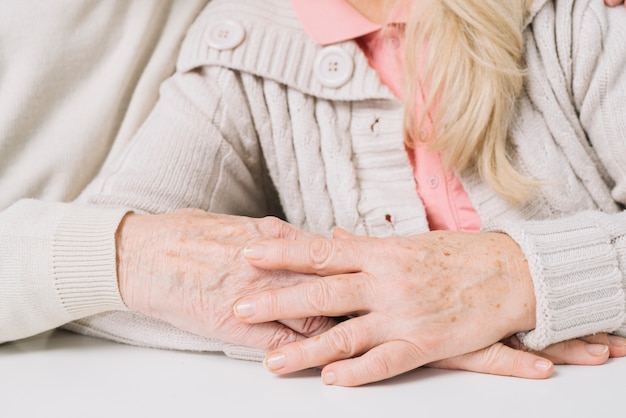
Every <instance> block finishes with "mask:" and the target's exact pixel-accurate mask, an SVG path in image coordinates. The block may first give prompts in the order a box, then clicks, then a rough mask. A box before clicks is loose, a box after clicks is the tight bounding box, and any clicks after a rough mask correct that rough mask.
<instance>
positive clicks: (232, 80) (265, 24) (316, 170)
mask: <svg viewBox="0 0 626 418" xmlns="http://www.w3.org/2000/svg"><path fill="white" fill-rule="evenodd" d="M625 12H626V11H625V10H621V9H620V10H617V9H607V8H605V7H604V6H603V5H602V3H601V2H598V1H591V0H589V1H586V0H584V1H580V0H579V1H573V0H563V1H559V2H552V1H545V0H541V1H538V2H536V3H535V5H534V6H533V10H532V13H531V18H529V21H528V25H527V27H526V30H525V32H524V39H525V42H526V45H527V56H526V61H527V64H528V67H529V71H528V77H527V80H526V84H525V89H524V91H523V93H522V95H521V97H520V98H519V100H518V103H517V106H516V108H515V120H514V122H513V124H512V125H511V147H510V152H511V155H512V156H513V158H514V160H515V164H516V166H517V167H518V169H519V170H520V171H521V172H523V173H524V174H525V175H527V176H529V177H531V178H533V179H536V180H539V181H541V182H542V183H543V184H544V186H543V187H542V188H541V190H540V191H539V192H538V194H537V197H536V198H535V199H534V200H532V201H531V202H529V203H528V204H526V205H525V206H523V207H521V208H515V207H511V206H510V205H509V204H508V203H507V202H506V201H505V200H504V199H502V198H501V197H499V196H497V195H495V194H494V193H493V192H492V191H491V190H490V189H489V188H488V187H487V186H486V185H485V184H484V183H483V182H481V181H480V179H479V178H477V176H476V175H474V174H472V173H469V172H468V173H460V176H461V179H462V181H463V183H464V186H465V188H466V190H467V191H468V194H469V195H470V198H471V200H472V203H473V204H474V206H475V207H476V209H477V211H478V213H479V214H480V216H481V219H482V220H483V222H484V225H485V230H488V231H501V232H505V233H508V234H510V235H511V236H512V237H513V238H514V239H515V240H516V241H517V242H518V243H519V244H520V246H521V248H522V249H523V251H524V253H525V254H526V256H527V258H528V261H529V264H530V267H531V271H532V275H533V280H534V283H535V290H536V297H537V307H538V309H537V327H536V329H535V330H532V331H531V332H529V333H526V334H524V335H522V337H523V340H524V343H525V344H526V345H528V346H529V347H531V348H534V349H541V348H543V347H545V346H547V345H549V344H552V343H555V342H558V341H563V340H566V339H569V338H575V337H579V336H583V335H587V334H592V333H595V332H600V331H609V332H616V333H619V334H622V335H626V334H624V316H625V315H624V310H625V308H624V304H625V302H624V283H623V277H624V272H625V271H626V270H625V269H624V267H625V266H626V264H625V263H624V261H625V259H624V254H625V253H626V250H625V247H624V241H625V240H624V236H625V235H624V233H625V232H626V230H625V228H626V222H624V219H623V218H624V215H622V214H621V213H620V210H621V207H622V205H623V204H624V203H625V202H626V195H624V193H623V191H622V190H623V189H624V186H625V183H624V182H625V180H626V176H625V175H624V172H623V169H622V167H626V148H624V146H623V140H624V137H625V135H626V126H624V121H623V120H616V119H617V118H616V117H615V111H616V110H618V109H622V108H624V106H626V78H624V77H623V75H622V72H623V68H626V66H625V65H626V53H625V52H624V51H625V50H624V48H623V46H622V43H623V42H622V40H623V39H624V36H625V35H626V13H625ZM228 20H230V21H233V22H236V23H237V24H238V25H241V27H243V29H244V31H245V39H244V41H243V42H242V43H241V44H240V45H239V46H237V47H236V48H234V49H215V48H211V47H210V46H208V45H207V38H208V37H209V36H210V33H209V31H210V29H211V28H212V27H214V25H215V24H217V23H218V22H224V21H228ZM336 46H338V47H340V48H342V49H343V50H344V51H345V53H346V55H347V56H349V57H350V59H352V60H353V63H354V72H353V74H352V77H351V79H350V80H349V81H348V82H347V83H346V84H344V85H342V86H340V87H337V88H331V87H326V86H324V84H323V83H321V82H320V79H319V78H318V77H317V76H316V73H315V65H316V56H317V54H318V53H319V52H320V51H321V50H322V49H323V47H321V46H318V45H315V44H314V43H312V42H311V41H310V40H309V39H308V38H307V36H306V34H305V33H304V31H303V30H302V28H300V26H299V24H298V21H297V19H296V17H295V16H294V14H293V12H292V10H291V8H290V6H289V1H288V0H266V1H253V0H248V1H245V0H213V1H212V2H211V4H210V5H209V6H208V7H207V8H206V9H205V11H204V12H203V13H202V14H201V15H200V16H199V18H198V19H197V21H196V22H195V24H194V25H193V26H192V28H191V29H190V31H189V33H188V36H187V38H186V40H185V42H184V45H183V48H182V51H181V54H180V57H179V61H178V73H177V74H176V75H175V76H174V77H173V78H171V79H170V80H169V81H167V82H166V83H165V84H163V86H162V89H161V99H160V102H159V103H158V104H157V106H156V108H155V110H154V112H153V113H152V115H151V116H150V117H149V119H148V121H147V122H146V124H145V125H144V127H143V128H142V130H141V132H140V133H139V135H138V136H137V137H136V138H135V141H134V142H133V144H132V146H131V148H130V149H129V150H128V153H127V155H126V156H125V158H123V159H120V160H119V161H118V162H117V163H115V164H111V165H110V166H109V167H108V168H107V169H106V170H105V171H104V173H103V175H102V176H101V177H100V178H99V179H98V180H97V181H96V182H95V183H94V184H93V185H92V187H91V188H90V189H89V190H88V191H87V192H86V193H85V196H86V198H87V199H88V201H89V202H91V203H98V204H107V205H111V204H113V205H123V206H128V207H135V208H138V209H139V210H142V211H146V212H160V211H166V210H171V209H175V208H180V207H186V206H194V207H200V208H202V209H206V210H209V211H217V212H227V213H234V214H244V215H251V216H262V215H265V214H267V213H271V211H272V210H274V209H275V208H276V207H277V202H276V201H275V198H276V194H275V193H274V191H277V192H278V193H277V196H278V200H279V203H280V207H282V210H283V211H284V214H285V215H286V218H287V219H288V220H289V221H290V222H292V223H294V224H295V225H297V226H299V227H302V228H306V229H308V230H311V231H314V232H318V233H321V234H329V233H330V231H331V230H332V228H333V227H335V226H339V227H342V228H344V229H347V230H349V231H352V232H354V233H356V234H363V235H372V236H379V237H382V236H389V235H410V234H417V233H420V232H424V231H427V230H428V226H427V222H426V219H425V214H424V209H423V206H422V204H421V202H420V200H419V198H418V196H417V195H416V192H415V187H414V183H413V178H412V173H411V167H410V163H409V161H408V157H407V154H406V151H405V149H404V145H403V141H402V108H401V104H400V103H399V102H398V101H397V100H396V99H395V98H394V97H393V95H392V94H391V92H389V91H388V90H387V88H386V87H385V86H384V85H382V84H381V83H380V81H379V80H378V77H377V75H376V73H375V71H374V70H373V69H371V68H370V67H369V66H368V65H367V61H366V59H365V57H364V56H363V54H362V53H361V51H360V50H359V49H358V47H357V46H356V45H355V44H354V43H352V42H346V43H340V44H338V45H336ZM128 315H130V314H124V313H116V314H111V315H109V318H107V320H103V318H102V317H98V318H94V319H92V320H87V321H83V322H82V326H83V327H87V328H90V327H91V328H94V329H98V330H99V331H98V332H100V334H101V335H102V334H104V333H106V332H114V333H116V335H117V337H116V338H117V339H120V340H123V341H126V342H134V343H139V344H146V345H151V346H155V345H156V346H162V347H163V346H165V347H168V346H169V347H177V348H180V347H182V346H184V344H183V345H181V344H180V339H179V337H180V334H177V333H175V334H172V335H175V336H172V337H169V335H170V333H169V332H164V331H163V329H164V328H162V327H160V326H157V325H158V324H156V323H154V322H153V321H150V320H148V319H142V320H141V321H143V322H141V326H140V328H141V333H145V334H142V335H141V336H139V331H137V330H136V329H135V328H130V329H126V330H124V331H123V332H122V330H121V328H120V326H119V324H120V323H121V322H123V320H124V318H126V317H127V316H128ZM132 319H133V321H137V320H138V318H137V316H136V315H134V314H133V315H132ZM148 325H150V326H154V328H153V330H152V333H148V332H147V330H146V329H145V328H143V327H144V326H148ZM150 335H151V336H150ZM157 335H158V338H157V337H155V336H157ZM144 338H145V339H144ZM184 347H186V348H189V349H194V347H195V348H196V349H197V347H198V346H197V345H194V344H189V345H187V346H184ZM215 347H217V346H215ZM220 349H225V348H223V347H222V348H220ZM241 353H244V354H243V356H244V357H245V356H249V357H247V358H252V357H253V356H252V354H251V352H245V351H242V352H240V354H241Z"/></svg>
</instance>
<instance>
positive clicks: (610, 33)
mask: <svg viewBox="0 0 626 418" xmlns="http://www.w3.org/2000/svg"><path fill="white" fill-rule="evenodd" d="M568 6H569V7H568ZM548 19H549V20H551V19H552V18H551V17H548ZM556 22H557V25H556V26H555V28H556V30H555V32H554V33H552V34H548V35H549V36H552V39H556V40H557V42H559V47H560V51H561V56H560V58H561V59H562V62H564V63H566V64H562V65H563V74H564V75H565V76H566V77H568V78H569V79H570V84H568V86H571V100H573V103H574V105H575V108H576V110H577V112H578V117H579V119H580V123H581V125H582V127H583V129H584V131H585V137H586V138H587V139H588V140H589V141H590V143H591V144H592V146H593V152H595V153H596V154H597V156H598V159H599V163H598V164H599V165H600V166H601V167H602V168H603V170H605V172H606V180H605V181H606V182H607V184H609V185H610V186H611V187H612V189H611V194H612V196H613V198H614V199H615V201H616V202H617V203H619V204H620V205H621V206H622V207H626V117H624V109H626V77H625V76H624V68H626V49H625V48H624V42H623V40H624V39H625V38H626V10H624V9H623V8H617V9H610V8H606V7H605V6H604V5H603V4H602V2H586V1H570V2H561V3H557V7H556ZM559 22H560V23H563V22H568V24H560V25H559ZM540 24H541V22H536V25H540ZM572 28H573V29H572ZM538 39H539V40H541V38H540V37H538ZM539 48H541V45H539ZM568 53H569V54H570V55H566V54H568ZM531 68H532V67H531ZM560 82H563V81H560ZM546 117H550V115H547V116H546ZM575 140H576V138H575V137H573V138H572V141H575ZM574 163H576V162H574ZM581 164H584V163H582V162H580V163H579V164H578V165H581ZM486 229H487V230H492V231H500V232H505V233H507V234H509V235H510V236H511V237H512V238H513V239H515V240H516V241H517V242H518V243H519V245H520V247H521V248H522V250H523V251H524V253H525V255H526V258H527V260H528V263H529V267H530V270H531V274H532V276H533V280H534V285H535V293H536V301H537V324H536V328H535V329H534V330H532V331H531V332H529V333H527V334H525V335H524V336H523V342H524V344H525V345H527V346H528V347H530V348H532V349H536V350H539V349H542V348H544V347H546V346H548V345H550V344H554V343H557V342H560V341H565V340H568V339H571V338H577V337H582V336H586V335H590V334H594V333H597V332H611V333H616V334H619V335H622V336H626V301H625V289H626V212H622V213H614V214H609V213H601V212H599V211H598V212H582V213H578V214H573V215H571V216H565V217H563V218H561V219H555V220H546V221H531V222H525V223H515V222H499V223H493V224H491V225H489V226H487V227H486Z"/></svg>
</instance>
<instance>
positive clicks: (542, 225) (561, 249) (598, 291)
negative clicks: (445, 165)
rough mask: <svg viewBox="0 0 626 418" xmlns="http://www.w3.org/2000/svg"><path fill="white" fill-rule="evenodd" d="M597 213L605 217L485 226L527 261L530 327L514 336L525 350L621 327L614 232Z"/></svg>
mask: <svg viewBox="0 0 626 418" xmlns="http://www.w3.org/2000/svg"><path fill="white" fill-rule="evenodd" d="M602 216H605V217H606V216H607V215H603V214H599V213H595V212H584V213H581V214H578V215H575V216H572V217H569V218H563V219H557V220H545V221H530V222H523V223H515V222H498V223H493V224H490V225H486V226H485V228H484V230H485V231H489V232H503V233H505V234H507V235H509V236H510V237H511V238H512V239H513V240H515V241H516V242H517V243H518V244H519V246H520V247H521V249H522V251H523V252H524V254H525V256H526V259H527V261H528V266H529V268H530V272H531V274H532V278H533V283H534V286H535V296H536V309H537V314H536V316H537V322H536V327H535V329H534V330H532V331H530V332H527V333H521V334H520V337H521V340H522V342H523V344H524V345H526V346H527V347H528V348H531V349H533V350H541V349H543V348H545V347H547V346H548V345H551V344H554V343H557V342H561V341H566V340H569V339H572V338H578V337H582V336H586V335H590V334H594V333H597V332H612V331H614V330H616V329H618V328H620V327H621V326H622V325H623V323H624V304H625V302H624V289H623V285H622V273H621V271H620V269H619V260H618V256H617V251H616V249H615V247H614V245H613V243H614V238H615V235H616V232H615V231H611V227H610V225H609V222H607V221H606V218H605V219H602ZM608 216H610V215H608Z"/></svg>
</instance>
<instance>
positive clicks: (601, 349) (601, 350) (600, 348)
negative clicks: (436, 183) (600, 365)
mask: <svg viewBox="0 0 626 418" xmlns="http://www.w3.org/2000/svg"><path fill="white" fill-rule="evenodd" d="M587 351H588V352H589V354H591V355H592V356H603V355H605V354H606V353H608V351H609V347H608V346H606V345H604V344H587Z"/></svg>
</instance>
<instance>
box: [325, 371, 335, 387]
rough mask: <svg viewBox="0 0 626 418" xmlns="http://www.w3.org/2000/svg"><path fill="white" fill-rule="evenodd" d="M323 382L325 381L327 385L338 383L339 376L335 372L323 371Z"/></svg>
mask: <svg viewBox="0 0 626 418" xmlns="http://www.w3.org/2000/svg"><path fill="white" fill-rule="evenodd" d="M322 382H324V384H325V385H334V384H335V383H337V376H336V375H335V373H333V372H327V373H323V374H322Z"/></svg>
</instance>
